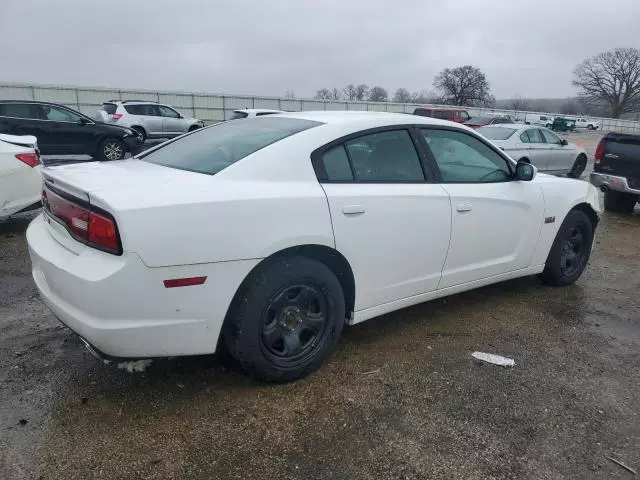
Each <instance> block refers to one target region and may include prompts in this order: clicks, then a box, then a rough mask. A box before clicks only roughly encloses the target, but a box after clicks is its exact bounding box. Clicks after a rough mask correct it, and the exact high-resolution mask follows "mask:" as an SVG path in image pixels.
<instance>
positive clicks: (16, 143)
mask: <svg viewBox="0 0 640 480" xmlns="http://www.w3.org/2000/svg"><path fill="white" fill-rule="evenodd" d="M41 185H42V177H41V176H40V155H39V153H38V150H37V140H36V137H33V136H31V135H20V136H16V135H5V134H0V220H5V219H7V218H9V217H11V216H13V215H16V214H19V213H23V212H26V211H29V210H34V209H36V208H39V207H40V186H41Z"/></svg>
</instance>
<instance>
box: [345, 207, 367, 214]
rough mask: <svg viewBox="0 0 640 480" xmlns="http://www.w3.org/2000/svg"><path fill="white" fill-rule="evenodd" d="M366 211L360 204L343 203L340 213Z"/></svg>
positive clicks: (360, 212) (361, 212)
mask: <svg viewBox="0 0 640 480" xmlns="http://www.w3.org/2000/svg"><path fill="white" fill-rule="evenodd" d="M366 211H367V210H366V209H365V208H364V207H363V206H362V205H345V206H344V207H342V213H344V214H345V215H360V214H363V213H364V212H366Z"/></svg>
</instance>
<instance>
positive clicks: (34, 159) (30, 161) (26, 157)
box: [16, 152, 40, 168]
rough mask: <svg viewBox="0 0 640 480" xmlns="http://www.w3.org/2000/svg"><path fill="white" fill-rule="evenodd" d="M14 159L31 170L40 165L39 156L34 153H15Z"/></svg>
mask: <svg viewBox="0 0 640 480" xmlns="http://www.w3.org/2000/svg"><path fill="white" fill-rule="evenodd" d="M16 158H17V159H18V160H20V161H21V162H22V163H26V164H27V165H29V166H30V167H31V168H33V167H35V166H36V165H38V164H39V163H40V156H39V155H38V154H37V153H36V152H32V153H17V154H16Z"/></svg>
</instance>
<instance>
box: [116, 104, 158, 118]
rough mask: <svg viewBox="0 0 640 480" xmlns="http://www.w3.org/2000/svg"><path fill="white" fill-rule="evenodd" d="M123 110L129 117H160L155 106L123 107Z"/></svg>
mask: <svg viewBox="0 0 640 480" xmlns="http://www.w3.org/2000/svg"><path fill="white" fill-rule="evenodd" d="M124 109H125V110H126V111H127V113H130V114H131V115H143V116H146V117H159V116H160V111H159V110H158V107H157V106H156V105H125V106H124Z"/></svg>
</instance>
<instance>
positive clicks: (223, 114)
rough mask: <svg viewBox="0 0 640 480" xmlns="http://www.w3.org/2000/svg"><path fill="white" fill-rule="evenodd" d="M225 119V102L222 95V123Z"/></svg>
mask: <svg viewBox="0 0 640 480" xmlns="http://www.w3.org/2000/svg"><path fill="white" fill-rule="evenodd" d="M226 119H227V101H226V97H225V96H224V95H222V121H223V122H224V121H225V120H226Z"/></svg>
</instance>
